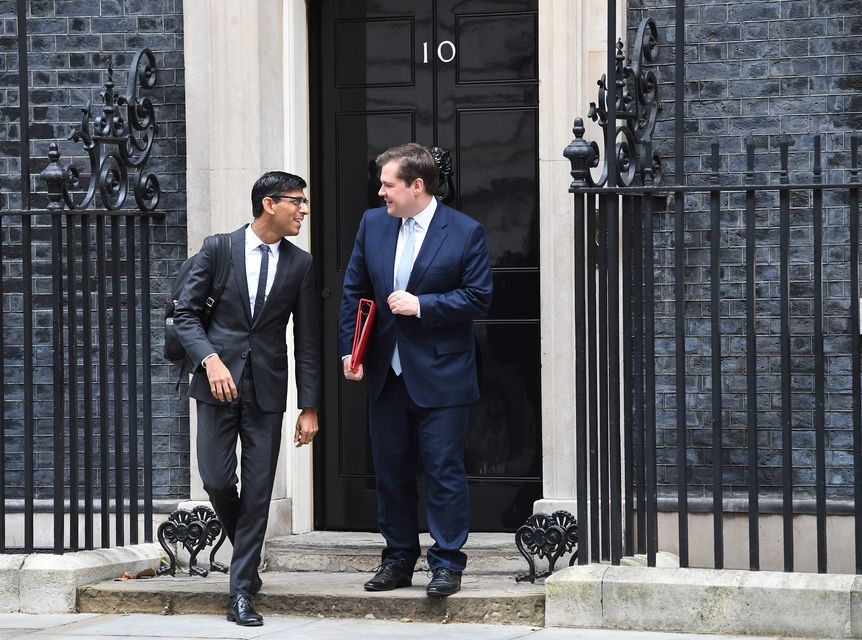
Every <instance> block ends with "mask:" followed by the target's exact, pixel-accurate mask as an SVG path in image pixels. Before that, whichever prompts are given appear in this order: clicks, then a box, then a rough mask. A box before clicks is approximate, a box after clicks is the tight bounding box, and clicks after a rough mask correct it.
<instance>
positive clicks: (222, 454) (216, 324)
mask: <svg viewBox="0 0 862 640" xmlns="http://www.w3.org/2000/svg"><path fill="white" fill-rule="evenodd" d="M304 188H305V180H303V179H302V178H300V177H299V176H296V175H293V174H290V173H285V172H283V171H270V172H268V173H265V174H264V175H263V176H261V177H260V178H259V179H258V180H257V182H255V184H254V187H252V191H251V205H252V213H253V215H254V220H253V221H252V223H251V224H248V225H244V226H243V227H241V228H239V229H237V230H236V231H234V232H233V233H232V234H231V236H230V242H231V257H230V277H229V278H228V280H227V283H226V285H225V288H224V292H223V293H222V295H221V298H219V300H218V302H217V303H216V305H215V306H214V307H213V308H212V313H211V314H210V316H209V318H207V317H206V313H205V309H206V307H207V302H206V301H207V298H208V297H209V295H210V292H211V291H212V285H213V276H214V272H215V266H214V265H215V260H216V258H217V254H216V253H215V249H214V243H213V242H212V238H207V239H206V240H205V241H204V245H203V248H202V249H201V251H200V253H199V254H198V257H197V258H196V259H195V262H194V266H193V267H192V270H191V272H190V274H189V279H188V281H187V282H186V285H185V286H184V287H183V290H182V292H181V293H180V297H179V300H178V301H177V309H176V315H175V317H174V324H175V326H176V329H177V335H178V336H179V338H180V340H181V341H182V343H183V346H184V347H185V349H186V352H187V353H188V354H189V358H190V359H191V361H192V362H193V363H195V369H194V374H193V376H192V381H191V384H190V385H189V395H190V396H191V397H192V398H194V399H195V400H197V416H198V441H197V453H198V467H199V469H200V474H201V479H202V480H203V485H204V489H205V490H206V492H207V494H208V495H209V497H210V500H211V501H212V504H213V508H214V509H215V512H216V513H217V514H218V517H219V519H220V520H221V523H222V525H223V526H224V529H225V532H226V533H227V536H228V538H229V539H230V541H231V543H232V544H233V556H232V558H231V563H230V595H231V605H230V608H229V610H228V613H227V619H228V620H230V621H233V622H236V623H237V624H239V625H242V626H257V625H261V624H263V618H262V617H261V616H260V614H258V613H257V611H255V609H254V606H253V604H252V602H253V597H254V595H255V594H256V593H257V592H258V591H260V589H261V586H262V584H263V583H262V581H261V579H260V576H259V575H258V565H260V554H261V548H262V546H263V540H264V535H265V533H266V523H267V517H268V514H269V500H270V496H271V495H272V485H273V481H274V480H275V471H276V463H277V462H278V452H279V447H280V443H281V428H282V427H281V424H282V418H283V415H284V412H285V410H286V409H287V382H288V361H287V360H288V359H287V336H286V330H287V323H288V320H289V319H290V317H291V316H293V333H294V360H295V362H294V364H295V369H296V390H297V396H298V398H297V400H298V404H299V409H300V410H301V413H300V414H299V417H298V418H297V421H296V427H295V429H294V443H295V444H296V446H297V447H299V446H302V445H306V444H310V443H311V441H312V439H313V438H314V435H315V434H316V433H317V430H318V424H317V407H318V403H319V400H320V338H319V335H318V332H319V329H318V325H319V317H318V310H317V292H316V290H315V287H314V267H313V265H312V261H311V255H310V254H309V253H308V252H306V251H303V250H302V249H300V248H299V247H297V246H296V245H294V244H292V243H291V242H289V241H288V240H287V239H286V238H285V236H295V235H297V234H298V233H299V231H300V229H301V228H302V222H303V220H304V219H305V216H306V215H308V200H306V198H305V193H304V191H303V189H304ZM237 440H239V442H240V444H241V447H242V491H241V492H238V491H237V477H236V470H237V458H236V445H237Z"/></svg>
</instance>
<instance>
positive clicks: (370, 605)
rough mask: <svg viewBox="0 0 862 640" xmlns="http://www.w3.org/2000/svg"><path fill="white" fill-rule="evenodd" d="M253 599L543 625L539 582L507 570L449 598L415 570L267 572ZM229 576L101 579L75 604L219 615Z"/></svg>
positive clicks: (291, 606)
mask: <svg viewBox="0 0 862 640" xmlns="http://www.w3.org/2000/svg"><path fill="white" fill-rule="evenodd" d="M261 577H262V578H263V589H262V590H261V593H259V594H258V595H257V597H256V598H255V604H256V606H257V608H258V609H259V611H260V612H261V613H262V614H264V615H266V614H268V613H269V614H272V613H279V614H286V615H287V614H289V615H294V616H324V617H340V618H371V617H374V618H377V619H387V620H403V621H408V620H415V621H424V622H474V623H486V624H519V625H533V626H542V625H543V624H544V617H545V589H544V586H543V585H539V584H530V583H518V582H515V580H514V578H513V577H511V576H502V575H499V574H497V575H479V574H475V573H465V574H464V578H463V583H462V589H461V591H460V592H459V593H456V594H455V595H453V596H450V597H448V598H429V597H428V596H427V595H426V594H425V586H426V585H427V584H428V580H429V579H428V577H427V576H426V575H425V574H424V573H419V572H417V573H416V574H414V579H413V586H412V587H408V588H404V589H396V590H395V591H387V592H383V593H370V592H367V591H364V590H363V588H362V584H363V582H364V581H365V579H366V577H365V576H363V575H359V574H355V575H353V574H351V575H346V574H345V573H344V572H343V571H342V572H334V573H333V572H325V573H324V572H308V571H303V572H284V571H277V572H273V571H268V572H265V573H263V574H262V575H261ZM227 594H228V576H226V575H224V574H220V573H211V574H210V575H209V576H207V577H205V578H201V577H190V576H187V575H180V574H178V575H177V576H176V577H171V576H161V577H157V578H151V579H148V580H128V581H116V580H111V581H108V582H100V583H96V584H93V585H89V586H86V587H82V588H81V589H80V590H79V591H78V610H79V611H81V612H90V613H159V614H174V613H176V614H183V613H209V614H213V615H224V613H225V610H226V606H227V601H228V597H227Z"/></svg>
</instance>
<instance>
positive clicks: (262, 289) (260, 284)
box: [251, 244, 269, 322]
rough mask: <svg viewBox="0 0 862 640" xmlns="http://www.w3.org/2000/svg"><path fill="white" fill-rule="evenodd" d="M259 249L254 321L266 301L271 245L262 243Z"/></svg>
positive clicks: (252, 318)
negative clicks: (258, 274) (258, 273)
mask: <svg viewBox="0 0 862 640" xmlns="http://www.w3.org/2000/svg"><path fill="white" fill-rule="evenodd" d="M258 249H260V276H259V277H258V279H257V294H255V296H254V311H252V314H251V320H252V322H254V321H255V320H257V316H258V315H259V314H260V310H261V309H263V303H264V302H265V301H266V272H267V270H268V269H269V245H266V244H262V245H260V246H259V247H258Z"/></svg>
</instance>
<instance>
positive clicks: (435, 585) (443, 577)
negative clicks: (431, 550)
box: [426, 567, 461, 598]
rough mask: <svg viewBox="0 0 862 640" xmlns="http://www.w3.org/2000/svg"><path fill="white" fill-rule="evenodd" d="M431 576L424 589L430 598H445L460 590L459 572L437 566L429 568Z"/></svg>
mask: <svg viewBox="0 0 862 640" xmlns="http://www.w3.org/2000/svg"><path fill="white" fill-rule="evenodd" d="M431 571H432V572H433V574H434V575H433V576H432V578H431V582H429V583H428V588H427V589H426V591H427V593H428V595H429V596H431V597H432V598H445V597H446V596H451V595H452V594H453V593H458V592H459V591H460V590H461V572H460V571H451V570H450V569H444V568H443V567H438V568H436V569H432V570H431Z"/></svg>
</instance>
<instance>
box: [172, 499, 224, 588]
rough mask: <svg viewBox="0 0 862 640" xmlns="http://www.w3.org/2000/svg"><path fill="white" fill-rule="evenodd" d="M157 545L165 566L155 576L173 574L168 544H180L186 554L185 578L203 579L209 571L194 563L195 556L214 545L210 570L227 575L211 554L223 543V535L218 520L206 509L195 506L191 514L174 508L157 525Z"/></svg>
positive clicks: (174, 559) (173, 562) (174, 568)
mask: <svg viewBox="0 0 862 640" xmlns="http://www.w3.org/2000/svg"><path fill="white" fill-rule="evenodd" d="M158 538H159V544H161V545H162V549H164V550H165V553H167V554H168V564H167V566H164V567H162V568H161V569H159V575H165V574H167V573H169V574H170V575H172V576H173V575H176V571H177V557H176V555H175V554H174V552H173V551H172V550H171V548H170V547H169V546H168V544H169V543H170V544H182V545H183V547H185V549H186V551H188V552H189V575H192V576H202V577H204V576H206V575H207V574H208V573H209V571H207V570H206V569H204V568H203V567H201V566H199V565H198V563H197V558H198V554H199V553H200V552H201V551H203V550H204V549H205V548H206V547H207V546H208V545H211V544H213V542H215V541H216V540H218V542H217V543H216V545H215V546H214V547H213V549H212V551H211V552H210V569H209V570H210V571H220V572H221V573H227V571H228V568H227V567H226V566H225V565H224V564H222V563H221V562H216V560H215V554H216V553H217V552H218V550H219V548H221V546H222V544H224V539H225V532H224V528H223V527H222V525H221V521H220V520H219V519H218V517H217V516H216V514H215V512H214V511H213V510H212V509H210V508H209V507H206V506H203V505H198V506H196V507H195V508H194V509H192V510H191V511H189V510H187V509H177V510H176V511H174V512H173V513H172V514H171V515H170V516H168V519H167V521H165V522H163V523H162V524H160V525H159V530H158Z"/></svg>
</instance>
